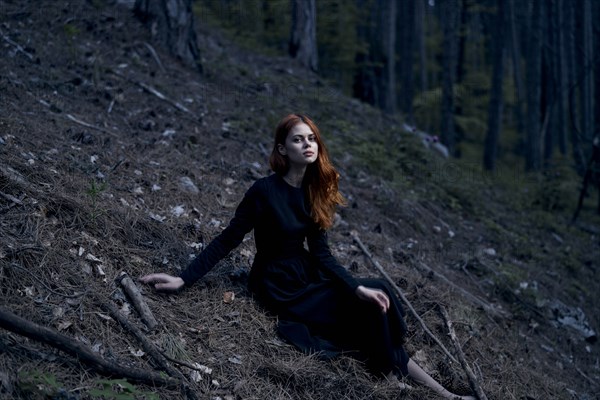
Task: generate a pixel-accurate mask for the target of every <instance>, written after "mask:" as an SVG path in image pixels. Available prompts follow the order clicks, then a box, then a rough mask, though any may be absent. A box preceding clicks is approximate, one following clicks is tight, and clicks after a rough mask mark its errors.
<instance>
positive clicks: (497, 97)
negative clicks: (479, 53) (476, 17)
mask: <svg viewBox="0 0 600 400" xmlns="http://www.w3.org/2000/svg"><path fill="white" fill-rule="evenodd" d="M496 4H497V16H496V23H495V29H494V33H493V37H492V41H493V44H492V45H493V49H492V51H493V72H492V92H491V95H490V105H489V111H488V131H487V135H486V138H485V148H484V154H483V167H484V168H485V169H487V170H489V171H493V170H494V169H495V167H496V157H497V153H498V138H499V137H500V132H501V130H502V109H503V107H504V101H503V98H502V82H503V77H504V36H505V29H504V27H505V20H506V18H505V0H497V2H496Z"/></svg>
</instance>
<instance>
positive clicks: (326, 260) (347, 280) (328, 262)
mask: <svg viewBox="0 0 600 400" xmlns="http://www.w3.org/2000/svg"><path fill="white" fill-rule="evenodd" d="M307 243H308V249H309V250H310V253H311V254H312V255H313V257H315V258H316V260H317V262H318V264H319V266H320V267H321V268H322V269H323V270H324V271H325V273H326V274H327V275H329V276H330V277H331V278H333V279H335V280H337V281H338V282H341V283H342V284H343V285H344V286H345V287H346V288H347V289H348V290H350V291H351V292H352V293H356V289H357V288H358V287H359V286H360V284H359V283H358V281H357V280H356V279H355V278H354V277H353V276H352V275H351V274H350V272H348V271H347V270H346V268H344V267H343V266H342V265H340V263H339V262H338V261H337V260H336V258H335V257H334V256H333V254H331V250H330V249H329V244H328V243H327V232H326V231H325V230H323V229H321V228H319V227H318V226H317V225H316V224H315V226H314V227H313V228H312V229H311V231H310V232H309V234H308V235H307Z"/></svg>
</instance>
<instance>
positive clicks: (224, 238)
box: [180, 174, 408, 375]
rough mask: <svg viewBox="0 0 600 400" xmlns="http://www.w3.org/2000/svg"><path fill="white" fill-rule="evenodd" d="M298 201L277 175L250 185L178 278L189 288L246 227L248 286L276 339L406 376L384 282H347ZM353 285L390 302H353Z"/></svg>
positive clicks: (299, 192) (396, 319)
mask: <svg viewBox="0 0 600 400" xmlns="http://www.w3.org/2000/svg"><path fill="white" fill-rule="evenodd" d="M306 198H307V196H305V194H304V190H303V189H302V188H296V187H293V186H291V185H289V184H288V183H287V182H285V180H284V179H283V178H282V177H281V176H280V175H278V174H273V175H271V176H269V177H266V178H262V179H259V180H257V181H256V182H255V183H254V184H253V185H252V186H251V187H250V189H249V190H248V191H247V192H246V194H245V196H244V198H243V200H242V202H241V203H240V204H239V206H238V208H237V210H236V212H235V216H234V218H233V219H232V220H231V222H230V223H229V226H228V227H227V228H226V229H225V230H224V231H223V232H222V233H221V234H220V235H219V236H217V237H216V238H215V239H214V240H213V241H212V242H211V243H210V244H209V245H208V246H207V247H206V249H204V251H202V252H201V253H200V254H199V255H198V256H197V257H196V258H195V259H194V261H192V262H191V263H190V265H189V266H188V267H187V269H186V270H184V271H183V272H182V273H181V275H180V277H181V278H182V279H183V280H184V282H185V284H186V286H190V285H192V284H193V283H194V282H196V281H197V280H198V279H200V278H201V277H202V276H204V275H205V274H206V273H207V272H208V271H209V270H210V269H211V268H212V267H213V266H214V265H215V264H216V263H217V262H218V261H219V260H221V259H222V258H223V257H225V256H226V255H227V254H228V253H229V252H230V251H231V250H233V249H234V248H235V247H237V246H238V245H239V244H240V243H241V242H242V240H243V239H244V236H245V235H246V233H248V232H250V231H251V230H252V229H254V237H255V242H256V250H257V253H256V256H255V259H254V263H253V265H252V269H251V271H250V276H249V281H248V288H249V289H250V291H251V292H252V293H253V295H254V297H255V298H256V299H257V300H258V301H259V303H260V304H261V305H262V306H263V307H264V308H265V309H266V310H267V311H269V312H271V313H273V314H275V315H277V316H278V317H279V318H278V321H279V322H278V331H279V334H280V335H281V336H282V337H283V338H284V339H286V340H288V341H289V342H290V343H292V344H293V345H294V346H296V347H297V348H299V349H300V350H302V351H304V352H307V353H310V352H319V354H320V355H321V356H322V357H325V358H330V357H334V356H336V355H339V354H340V353H342V352H343V353H345V354H350V355H352V356H354V357H356V358H358V359H360V360H361V361H364V363H365V365H366V367H367V368H368V369H369V370H370V371H371V372H372V373H374V374H387V373H389V372H394V373H395V374H398V375H406V374H407V363H408V355H407V354H406V352H405V351H404V348H403V347H402V343H403V338H404V335H405V334H406V324H405V323H404V319H403V317H404V311H403V309H402V306H401V304H400V302H399V300H398V299H397V297H396V296H395V295H394V293H393V291H392V290H391V288H390V287H389V286H388V284H387V283H386V282H385V281H382V280H379V279H355V278H353V277H352V275H350V273H349V272H348V271H346V269H345V268H344V267H343V266H341V265H340V264H339V263H338V262H337V260H336V259H335V258H334V257H333V255H332V254H331V251H330V249H329V246H328V244H327V234H326V232H325V231H324V230H323V229H321V228H320V227H319V226H318V225H317V224H316V223H315V222H314V221H313V220H312V219H311V217H310V206H309V204H307V201H306ZM305 242H306V243H307V245H308V250H307V249H306V248H305ZM359 285H364V286H366V287H371V288H377V289H381V290H384V291H385V292H386V293H387V295H388V297H389V298H390V303H391V304H390V308H389V310H388V312H387V313H386V314H383V313H382V312H381V310H380V309H379V308H378V307H377V306H376V305H374V304H372V303H369V302H365V301H363V300H360V299H359V298H358V297H357V296H356V294H355V290H356V288H357V287H358V286H359Z"/></svg>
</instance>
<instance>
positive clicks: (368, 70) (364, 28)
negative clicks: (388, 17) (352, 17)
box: [352, 0, 379, 105]
mask: <svg viewBox="0 0 600 400" xmlns="http://www.w3.org/2000/svg"><path fill="white" fill-rule="evenodd" d="M368 6H369V3H368V2H366V1H365V0H357V1H356V7H357V9H358V10H363V13H364V15H365V18H364V21H361V20H359V23H358V27H357V29H356V30H357V37H358V40H359V41H361V42H362V43H368V44H369V49H368V50H359V51H358V52H357V53H356V57H355V60H356V75H355V77H354V84H353V85H352V93H353V96H354V97H356V98H357V99H360V100H361V101H364V102H366V103H368V104H372V105H375V104H376V103H377V99H378V97H379V96H378V90H377V79H376V76H375V67H374V66H373V64H375V55H374V51H373V49H371V43H373V41H374V39H373V26H374V25H375V23H376V19H375V12H374V7H372V6H371V7H368Z"/></svg>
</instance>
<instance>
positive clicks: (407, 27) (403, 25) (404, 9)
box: [397, 1, 418, 123]
mask: <svg viewBox="0 0 600 400" xmlns="http://www.w3.org/2000/svg"><path fill="white" fill-rule="evenodd" d="M399 7H400V12H399V13H398V14H399V17H398V21H399V23H398V24H397V25H398V37H399V40H398V56H399V61H400V62H399V63H398V66H399V68H398V71H399V75H400V79H401V85H400V88H401V89H400V92H399V95H400V109H401V111H402V112H403V113H404V115H405V116H406V119H407V120H408V121H409V122H411V123H412V121H413V120H414V118H413V109H412V100H413V94H414V84H413V81H414V79H413V64H414V42H415V39H416V40H418V39H417V38H415V28H414V27H415V23H414V6H413V3H412V2H410V1H402V2H399Z"/></svg>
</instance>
